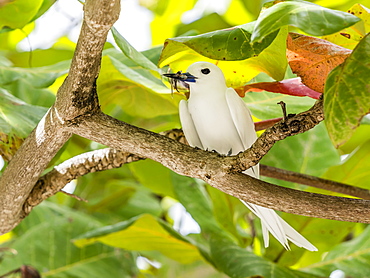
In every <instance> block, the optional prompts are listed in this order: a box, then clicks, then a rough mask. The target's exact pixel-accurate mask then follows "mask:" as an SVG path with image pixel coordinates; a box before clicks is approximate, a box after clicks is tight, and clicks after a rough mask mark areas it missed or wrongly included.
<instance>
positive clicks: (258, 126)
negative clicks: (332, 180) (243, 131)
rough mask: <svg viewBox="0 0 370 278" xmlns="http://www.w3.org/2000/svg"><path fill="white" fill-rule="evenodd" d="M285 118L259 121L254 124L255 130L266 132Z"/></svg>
mask: <svg viewBox="0 0 370 278" xmlns="http://www.w3.org/2000/svg"><path fill="white" fill-rule="evenodd" d="M282 119H283V118H274V119H268V120H264V121H259V122H255V123H254V128H255V129H256V131H260V130H265V129H267V128H269V127H272V126H273V125H274V124H276V123H277V122H280V121H281V120H282Z"/></svg>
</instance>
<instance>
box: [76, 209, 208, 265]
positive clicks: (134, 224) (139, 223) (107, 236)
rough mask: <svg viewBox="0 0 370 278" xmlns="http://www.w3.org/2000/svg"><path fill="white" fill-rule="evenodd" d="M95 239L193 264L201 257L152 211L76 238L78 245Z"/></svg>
mask: <svg viewBox="0 0 370 278" xmlns="http://www.w3.org/2000/svg"><path fill="white" fill-rule="evenodd" d="M169 230H171V232H169ZM174 235H176V236H174ZM84 237H86V238H84ZM94 242H102V243H104V244H107V245H109V246H113V247H119V248H123V249H126V250H136V251H148V250H157V251H159V252H161V253H162V254H164V255H166V256H168V257H169V258H171V259H173V260H176V261H178V262H181V263H191V262H194V261H196V260H199V259H201V258H202V257H201V255H200V253H199V251H198V249H197V247H195V246H194V245H192V244H191V243H190V242H188V241H187V240H185V238H184V237H182V236H181V235H180V234H178V233H177V232H175V231H174V230H172V229H171V228H170V227H168V226H166V228H164V227H163V223H161V222H160V221H159V220H158V219H156V218H155V217H154V216H152V215H149V214H144V215H142V216H140V217H138V218H135V219H131V220H129V221H125V222H121V223H118V224H116V225H113V226H109V227H104V228H100V229H98V230H95V231H94V232H93V233H91V232H90V233H88V234H86V235H82V236H80V237H79V239H76V240H75V241H74V243H75V244H76V245H77V246H79V247H83V246H86V245H89V244H92V243H94Z"/></svg>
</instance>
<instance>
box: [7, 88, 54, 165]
mask: <svg viewBox="0 0 370 278" xmlns="http://www.w3.org/2000/svg"><path fill="white" fill-rule="evenodd" d="M46 111H47V109H46V108H43V107H38V106H33V105H29V104H27V103H25V102H23V101H21V100H20V99H17V98H16V97H14V96H13V95H11V94H9V93H8V92H7V91H5V90H4V89H1V88H0V155H3V156H4V157H5V158H6V159H7V160H9V159H10V158H11V157H12V156H13V155H14V153H15V152H16V151H17V150H18V148H19V147H20V145H21V143H22V142H23V139H24V138H26V137H27V136H28V134H29V133H30V132H31V131H32V129H34V128H35V127H36V125H37V123H38V122H39V121H40V119H41V118H42V117H43V115H44V114H45V113H46Z"/></svg>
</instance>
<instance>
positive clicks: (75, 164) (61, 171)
mask: <svg viewBox="0 0 370 278" xmlns="http://www.w3.org/2000/svg"><path fill="white" fill-rule="evenodd" d="M161 134H162V135H164V136H166V137H169V138H171V139H173V140H176V141H178V142H181V143H183V144H187V142H186V139H185V137H184V133H183V132H182V130H180V129H174V130H169V131H166V132H162V133H161ZM142 159H144V158H142V157H139V156H137V155H133V154H132V153H128V152H122V151H119V150H115V149H111V148H106V149H99V150H95V151H91V152H87V153H84V154H81V155H78V156H75V157H72V158H70V159H69V160H67V161H65V162H63V163H61V164H59V165H58V166H56V167H54V169H53V170H51V171H50V172H48V173H47V174H45V175H44V176H42V177H41V178H40V179H39V180H38V181H37V183H36V185H35V186H34V188H33V190H32V192H31V193H30V196H29V197H28V199H27V200H26V202H25V204H24V208H23V210H24V212H25V214H28V213H30V212H31V210H32V208H33V207H35V206H37V205H38V204H40V203H41V202H42V201H43V200H45V199H47V198H49V197H51V196H53V195H54V194H56V193H57V192H59V191H60V190H61V189H62V188H63V187H64V186H65V185H66V184H67V183H69V182H70V181H72V180H73V179H76V178H78V177H81V176H83V175H86V174H88V173H93V172H97V171H104V170H109V169H113V168H119V167H121V166H122V165H123V164H126V163H130V162H134V161H138V160H142ZM260 169H261V172H260V173H261V175H263V176H266V177H271V178H276V179H280V180H285V181H290V182H295V183H300V184H304V185H308V186H312V187H317V188H321V189H325V190H329V191H332V192H338V193H343V194H347V195H350V196H355V197H359V198H362V199H367V200H369V199H370V191H369V190H366V189H362V188H358V187H354V186H350V185H347V184H342V183H338V182H334V181H330V180H325V179H321V178H318V177H314V176H309V175H305V174H301V173H296V172H292V171H287V170H283V169H279V168H275V167H271V166H267V165H262V164H261V165H260Z"/></svg>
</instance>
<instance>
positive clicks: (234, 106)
mask: <svg viewBox="0 0 370 278" xmlns="http://www.w3.org/2000/svg"><path fill="white" fill-rule="evenodd" d="M164 75H165V76H167V77H169V78H173V79H174V80H173V82H174V84H175V88H176V89H177V82H180V83H182V84H184V83H185V84H184V85H186V87H188V88H189V91H190V96H189V99H188V100H187V101H186V100H182V101H181V102H180V111H179V112H180V121H181V124H182V128H183V131H184V134H185V137H186V139H187V141H188V142H189V144H190V145H191V146H193V147H198V148H201V149H203V150H208V151H216V152H218V153H219V154H222V155H236V154H238V153H239V152H241V151H244V150H246V149H248V148H249V147H250V146H251V145H252V144H253V143H254V141H255V140H256V139H257V135H256V132H255V128H254V123H253V120H252V117H251V113H250V111H249V109H248V108H247V106H246V104H245V103H244V101H243V100H242V99H241V98H240V97H239V95H238V94H237V93H236V92H235V90H234V89H233V88H228V87H227V86H226V82H225V77H224V75H223V73H222V71H221V69H220V68H219V67H218V66H216V65H215V64H212V63H209V62H196V63H194V64H192V65H190V67H189V68H188V70H187V72H186V73H181V72H178V73H172V74H171V73H170V74H164ZM244 173H245V174H247V175H250V176H252V177H255V178H259V165H255V166H253V167H251V168H250V169H248V170H246V171H245V172H244ZM241 201H242V200H241ZM242 202H243V204H245V205H246V206H247V207H248V208H249V209H250V210H251V211H252V212H253V213H254V214H255V215H256V216H258V217H259V218H260V219H261V223H262V231H263V239H264V245H265V247H268V245H269V234H268V232H270V233H271V234H272V235H273V236H274V237H275V238H276V239H277V240H278V241H279V242H280V243H281V244H282V245H283V246H284V247H285V248H286V249H288V250H289V249H290V248H289V245H288V240H290V241H291V242H293V243H294V244H296V245H297V246H299V247H303V248H306V249H307V250H310V251H317V248H316V247H315V246H313V245H312V244H311V243H310V242H309V241H308V240H307V239H305V238H304V237H303V236H302V235H301V234H299V233H298V232H297V231H296V230H295V229H294V228H292V227H291V226H290V225H289V224H288V223H287V222H285V221H284V220H283V219H282V218H281V217H280V216H279V215H278V214H277V213H276V212H275V211H274V210H272V209H269V208H265V207H261V206H258V205H255V204H250V203H247V202H244V201H242Z"/></svg>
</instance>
